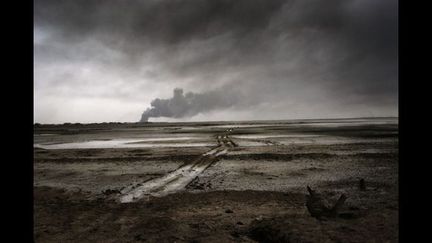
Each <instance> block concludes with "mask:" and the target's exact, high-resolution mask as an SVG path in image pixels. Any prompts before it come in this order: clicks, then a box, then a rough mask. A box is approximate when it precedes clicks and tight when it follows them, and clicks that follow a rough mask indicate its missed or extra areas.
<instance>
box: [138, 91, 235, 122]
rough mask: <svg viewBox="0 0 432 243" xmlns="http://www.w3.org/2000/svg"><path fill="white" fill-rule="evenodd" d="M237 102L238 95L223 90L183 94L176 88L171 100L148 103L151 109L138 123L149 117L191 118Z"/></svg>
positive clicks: (148, 109)
mask: <svg viewBox="0 0 432 243" xmlns="http://www.w3.org/2000/svg"><path fill="white" fill-rule="evenodd" d="M238 100H239V96H238V95H233V94H232V92H230V91H225V90H214V91H209V92H205V93H193V92H187V93H186V94H183V89H180V88H176V89H174V91H173V97H172V98H170V99H160V98H156V99H154V100H153V101H152V102H151V103H150V105H151V108H147V110H145V111H144V113H143V114H142V115H141V120H140V122H147V121H148V119H149V118H150V117H171V118H182V117H192V116H194V115H197V114H199V113H202V112H208V111H211V110H216V109H222V108H228V107H231V106H233V105H234V104H236V103H238Z"/></svg>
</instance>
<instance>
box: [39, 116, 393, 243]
mask: <svg viewBox="0 0 432 243" xmlns="http://www.w3.org/2000/svg"><path fill="white" fill-rule="evenodd" d="M97 141H102V142H105V143H100V144H102V145H101V146H99V147H100V148H98V142H97ZM107 141H111V142H110V143H106V142H107ZM119 141H120V142H119ZM123 141H128V142H123ZM130 141H134V142H132V143H131V142H130ZM89 142H91V143H90V144H91V147H86V146H88V145H87V144H89ZM34 143H35V150H34V178H35V179H34V236H35V241H36V242H398V196H399V195H398V125H397V120H396V119H390V118H388V119H357V120H311V121H307V120H303V121H268V122H243V123H239V122H237V123H226V122H225V123H149V124H108V123H107V124H89V125H81V124H70V125H57V126H55V125H42V126H37V127H35V135H34ZM194 143H203V144H205V146H196V144H194ZM59 144H60V145H61V146H51V145H59ZM77 144H78V147H77ZM107 144H109V145H107ZM119 144H120V146H119ZM127 144H133V146H128V145H127ZM173 144H175V146H173ZM191 144H192V145H191ZM136 145H143V146H136ZM50 146H51V147H50ZM361 178H363V179H364V180H365V184H366V190H361V189H360V188H359V180H360V179H361ZM307 185H309V186H311V187H312V188H313V189H314V190H316V191H318V192H320V193H321V194H322V195H323V196H324V197H325V198H327V199H328V201H330V202H335V201H336V200H337V198H338V197H339V196H340V195H341V194H342V193H343V194H345V195H346V196H347V200H346V202H345V204H344V205H343V208H342V209H341V212H339V215H338V216H337V217H335V218H324V219H322V220H318V219H316V218H314V217H311V215H310V213H309V212H308V210H307V208H306V206H305V203H306V198H305V196H306V194H307V190H306V186H307Z"/></svg>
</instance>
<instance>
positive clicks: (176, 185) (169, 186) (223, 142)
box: [120, 134, 238, 203]
mask: <svg viewBox="0 0 432 243" xmlns="http://www.w3.org/2000/svg"><path fill="white" fill-rule="evenodd" d="M215 137H216V140H217V144H218V146H217V147H216V148H213V149H211V150H209V151H208V152H206V153H204V154H202V155H201V156H200V157H199V158H198V159H196V160H195V161H193V162H192V163H188V164H185V165H182V166H180V167H179V168H178V169H177V170H175V171H173V172H170V173H168V174H166V175H165V176H163V177H159V178H156V179H153V180H150V181H147V182H145V183H143V184H142V185H141V186H139V187H136V188H133V187H129V188H126V189H124V190H123V191H122V195H121V197H120V202H121V203H130V202H135V201H137V200H139V199H141V198H143V197H149V196H154V197H162V196H165V195H167V194H171V193H175V192H177V191H179V190H182V189H183V188H185V187H186V186H187V185H188V184H189V183H190V182H191V181H192V180H193V179H195V178H196V177H197V176H198V175H199V174H201V173H202V172H203V171H205V170H206V169H207V168H208V167H210V166H211V165H212V164H213V163H215V162H216V161H218V160H219V156H221V155H224V154H226V153H228V151H229V149H230V148H233V147H237V146H238V145H237V144H236V143H234V142H233V141H232V140H231V139H230V138H229V136H228V135H226V134H222V135H216V136H215Z"/></svg>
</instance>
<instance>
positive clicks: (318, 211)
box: [306, 186, 347, 219]
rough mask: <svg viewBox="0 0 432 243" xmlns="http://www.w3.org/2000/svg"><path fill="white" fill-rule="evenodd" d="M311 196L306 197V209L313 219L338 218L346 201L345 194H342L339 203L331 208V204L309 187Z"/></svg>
mask: <svg viewBox="0 0 432 243" xmlns="http://www.w3.org/2000/svg"><path fill="white" fill-rule="evenodd" d="M307 190H308V192H309V195H306V207H307V209H308V211H309V213H310V214H311V216H312V217H315V218H317V219H321V218H322V217H337V216H338V212H339V209H340V208H341V207H342V205H343V204H344V202H345V200H346V198H347V197H346V196H345V194H342V195H341V196H340V197H339V199H338V200H337V202H336V203H335V204H334V205H333V206H332V207H331V206H330V205H329V203H328V202H327V201H326V200H325V199H324V198H323V197H322V196H321V195H320V194H319V193H317V192H315V191H313V190H312V189H311V188H310V187H309V186H307Z"/></svg>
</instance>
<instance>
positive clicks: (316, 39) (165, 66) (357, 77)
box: [34, 0, 398, 118]
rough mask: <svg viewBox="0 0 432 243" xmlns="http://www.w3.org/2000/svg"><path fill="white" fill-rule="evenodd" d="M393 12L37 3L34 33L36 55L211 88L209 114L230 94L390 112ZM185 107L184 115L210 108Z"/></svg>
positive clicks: (278, 3) (242, 103) (260, 3)
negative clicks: (37, 33)
mask: <svg viewBox="0 0 432 243" xmlns="http://www.w3.org/2000/svg"><path fill="white" fill-rule="evenodd" d="M397 8H398V3H397V1H395V0H381V1H374V0H333V1H324V0H320V1H319V0H270V1H269V0H147V1H120V0H117V1H115V0H104V1H97V0H69V1H66V0H61V1H60V0H37V1H35V9H34V13H35V29H38V30H39V31H40V32H41V33H45V35H46V36H45V37H44V38H43V40H42V41H40V42H39V43H35V56H36V58H35V59H37V60H38V61H39V63H41V64H39V65H42V66H43V64H44V63H57V62H64V63H74V62H77V63H82V62H84V61H85V62H92V63H97V64H100V65H104V67H105V68H106V69H107V70H110V71H109V72H112V73H113V75H114V73H116V74H118V73H121V74H124V73H127V74H130V73H134V74H136V76H137V77H138V78H136V79H135V80H139V78H140V77H142V78H143V79H147V80H152V81H148V82H154V83H164V87H171V88H170V90H172V89H173V88H174V87H179V86H180V87H185V89H187V90H190V89H193V91H194V93H193V94H194V95H195V96H196V97H205V94H210V93H211V94H212V97H213V98H212V99H209V100H210V101H212V100H215V105H214V106H204V107H208V108H209V109H210V107H211V110H215V109H225V108H227V105H226V104H222V103H219V102H217V100H218V99H216V98H214V97H215V96H216V95H219V96H220V97H223V94H224V92H220V91H221V90H229V92H230V97H231V96H235V94H236V93H237V94H239V96H241V97H242V98H239V99H235V100H230V103H229V107H238V108H241V109H243V108H249V109H251V110H253V109H254V107H255V106H257V105H258V104H263V103H270V104H272V103H273V104H275V107H276V106H277V105H276V104H278V103H281V104H296V103H297V104H298V106H299V107H300V106H301V107H308V106H313V105H314V104H316V103H321V104H328V109H329V111H331V110H332V107H336V106H338V105H341V104H344V105H346V106H347V109H354V110H356V109H359V108H358V107H360V106H361V107H367V108H365V109H366V110H367V109H373V107H381V108H380V109H379V110H380V111H382V110H385V111H388V113H389V114H390V113H392V114H393V113H394V112H395V111H396V110H397V78H398V77H397V62H398V56H397V46H398V43H397V19H398V16H397V12H398V10H397ZM96 47H97V48H96ZM144 69H145V70H144ZM62 75H63V76H64V73H63V74H62ZM67 82H68V81H67V80H63V81H58V82H56V85H65V83H67ZM95 82H96V81H95ZM123 82H124V85H125V86H127V85H131V84H132V83H134V82H135V83H136V82H138V83H139V81H132V79H130V80H127V79H126V78H125V79H124V80H123ZM165 84H166V85H165ZM137 85H138V86H139V84H137ZM147 87H148V83H145V84H143V85H142V90H141V91H142V92H140V89H135V90H136V92H133V91H131V93H130V95H131V96H139V95H147V94H146V90H147V89H148V88H147ZM212 92H213V93H212ZM163 93H164V97H166V94H167V91H165V92H163ZM200 94H202V95H203V96H200ZM244 94H248V95H244ZM179 97H180V96H179ZM160 100H164V99H162V98H161V99H160ZM180 100H181V99H179V102H180ZM219 104H220V105H219ZM143 106H146V104H143ZM350 107H351V108H350ZM182 109H183V108H182ZM188 109H191V111H190V112H189V111H182V112H181V114H182V116H184V115H183V114H187V115H189V116H193V115H196V114H197V113H202V112H206V110H205V109H196V108H193V109H192V108H191V107H189V108H188ZM270 109H271V107H270ZM150 110H151V108H150ZM305 112H306V113H307V111H306V110H305ZM162 113H163V114H168V115H164V116H171V117H176V115H173V114H174V113H175V112H174V113H172V112H171V113H170V112H167V113H164V112H162ZM162 113H161V114H162ZM275 113H280V110H278V111H277V112H275ZM287 113H289V110H287ZM354 113H355V112H354ZM357 113H358V114H359V115H363V114H364V110H358V112H357ZM169 114H171V115H169ZM176 114H177V113H176ZM257 114H259V112H257ZM276 117H277V115H275V118H276Z"/></svg>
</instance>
